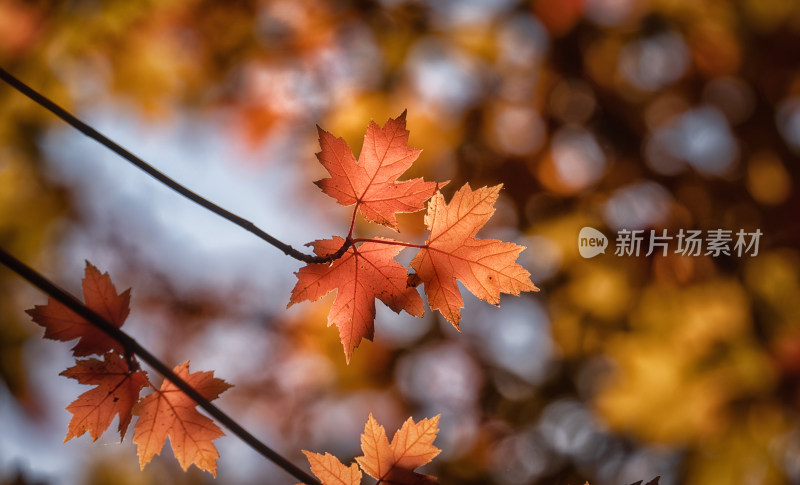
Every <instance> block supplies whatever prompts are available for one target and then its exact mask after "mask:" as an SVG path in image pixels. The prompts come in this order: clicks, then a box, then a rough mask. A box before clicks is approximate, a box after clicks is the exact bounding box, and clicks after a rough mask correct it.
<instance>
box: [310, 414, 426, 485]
mask: <svg viewBox="0 0 800 485" xmlns="http://www.w3.org/2000/svg"><path fill="white" fill-rule="evenodd" d="M438 425H439V416H438V415H437V416H435V417H433V418H430V419H423V420H421V421H419V422H418V423H414V420H413V419H411V418H408V419H407V420H406V422H405V423H403V425H402V426H401V427H400V429H399V430H397V432H396V433H395V435H394V437H393V438H392V441H391V443H390V442H389V439H388V438H387V437H386V430H384V428H383V426H381V425H380V424H378V422H377V421H376V420H375V418H373V417H372V414H370V415H369V418H368V419H367V424H366V426H365V427H364V434H362V435H361V451H362V453H364V455H362V456H358V457H356V462H357V463H358V465H356V463H351V464H350V466H347V465H344V464H343V463H342V462H341V461H339V459H338V458H336V457H335V456H333V455H331V454H330V453H325V454H324V455H322V454H319V453H312V452H310V451H306V450H303V453H304V454H305V455H306V457H307V458H308V462H309V464H310V465H311V471H312V473H314V475H316V476H317V478H319V479H320V481H322V485H342V484H343V485H358V484H360V483H361V477H362V473H361V470H363V471H364V473H366V474H367V475H369V476H371V477H372V478H374V479H376V480H377V481H378V482H377V483H386V484H393V485H428V484H434V483H436V479H435V478H434V477H431V476H428V475H423V474H421V473H417V472H415V471H414V470H415V469H416V468H419V467H421V466H422V465H425V464H426V463H429V462H430V461H431V460H433V459H434V458H435V457H436V455H438V454H439V453H440V452H441V450H440V449H439V448H436V447H435V446H433V441H434V440H435V439H436V435H437V434H438V433H439V428H438ZM359 466H360V467H361V469H359Z"/></svg>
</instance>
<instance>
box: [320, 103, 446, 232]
mask: <svg viewBox="0 0 800 485" xmlns="http://www.w3.org/2000/svg"><path fill="white" fill-rule="evenodd" d="M317 130H318V131H319V144H320V148H321V151H320V152H319V153H317V158H318V159H319V161H320V163H322V165H323V166H324V167H325V168H326V169H327V170H328V173H330V174H331V176H330V177H329V178H325V179H322V180H319V181H317V182H315V183H316V184H317V185H318V186H319V187H320V188H321V189H322V191H323V192H325V193H326V194H328V195H330V196H331V197H333V198H334V199H336V200H337V201H338V202H339V203H340V204H342V205H344V206H350V205H353V204H356V208H355V211H360V212H361V214H363V215H364V217H366V218H367V219H368V220H370V221H373V222H377V223H379V224H383V225H385V226H389V227H391V228H392V229H394V230H397V219H396V218H395V215H396V214H397V213H398V212H417V211H420V210H422V209H423V208H424V207H425V201H427V200H428V199H430V198H431V196H432V195H433V194H434V192H436V190H437V188H438V187H442V186H444V185H445V184H446V183H447V182H444V183H440V184H437V183H435V182H425V181H424V180H422V178H415V179H412V180H403V181H398V180H397V178H398V177H399V176H401V175H402V174H403V173H404V172H405V171H406V170H408V168H409V167H411V164H412V163H414V161H415V160H416V159H417V157H418V156H419V154H420V152H422V150H417V149H416V148H411V147H409V146H408V130H406V112H405V111H403V113H402V114H401V115H400V116H398V117H397V118H394V119H392V118H390V119H389V121H387V122H386V124H385V125H384V126H383V128H381V127H380V126H378V125H377V124H376V123H375V122H374V121H371V122H370V124H369V126H368V127H367V132H366V135H364V144H363V145H362V147H361V154H360V155H359V157H358V161H357V162H356V159H355V157H354V156H353V152H352V151H351V150H350V147H348V146H347V142H345V141H344V140H343V139H342V138H336V137H334V136H333V135H332V134H330V133H328V132H327V131H325V130H323V129H322V128H319V127H317ZM353 215H354V216H355V213H354V214H353Z"/></svg>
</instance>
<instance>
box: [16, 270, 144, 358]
mask: <svg viewBox="0 0 800 485" xmlns="http://www.w3.org/2000/svg"><path fill="white" fill-rule="evenodd" d="M83 299H84V300H85V302H86V306H88V307H89V308H91V309H92V310H94V311H95V313H97V314H99V315H100V316H102V317H104V318H105V319H106V320H108V321H109V322H110V323H111V324H113V325H114V326H116V327H117V328H119V327H121V326H122V324H123V323H125V319H126V318H127V317H128V313H129V312H130V301H131V290H130V289H127V290H125V291H123V292H122V293H120V294H117V290H116V288H114V283H112V282H111V278H110V277H109V276H108V273H102V274H101V273H100V271H99V270H98V269H97V268H96V267H94V266H93V265H92V264H91V263H90V262H89V261H86V275H85V277H84V278H83ZM25 312H26V313H27V314H28V315H30V316H31V317H32V318H33V321H34V322H36V323H38V324H39V325H41V326H43V327H44V328H45V332H44V337H45V338H48V339H52V340H60V341H62V342H67V341H70V340H73V339H76V338H79V339H80V340H79V341H78V343H77V344H75V347H73V348H72V353H73V355H75V357H85V356H87V355H92V354H97V355H103V354H104V353H106V352H108V351H109V350H115V351H117V352H119V353H123V349H122V346H121V345H120V344H119V343H118V342H117V341H116V340H114V339H113V338H111V337H109V336H108V335H107V334H106V333H105V332H103V331H102V330H100V329H99V328H97V327H95V326H94V325H92V324H91V323H89V322H87V321H86V320H84V319H83V318H82V317H80V316H78V315H77V314H76V313H75V312H73V311H72V310H70V309H69V308H67V307H66V306H65V305H64V304H62V303H60V302H59V301H57V300H55V299H53V298H49V299H48V302H47V305H36V306H35V307H34V308H32V309H29V310H26V311H25Z"/></svg>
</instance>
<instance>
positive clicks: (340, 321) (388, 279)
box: [287, 237, 425, 363]
mask: <svg viewBox="0 0 800 485" xmlns="http://www.w3.org/2000/svg"><path fill="white" fill-rule="evenodd" d="M380 241H386V242H391V241H390V240H388V239H382V240H380ZM311 244H312V245H313V246H314V252H315V253H316V254H317V255H319V256H325V255H328V254H331V253H335V252H336V251H337V250H338V249H339V248H340V247H342V244H344V239H342V238H340V237H334V238H333V239H325V240H321V241H314V242H313V243H311ZM402 249H403V246H397V245H392V244H381V243H378V242H366V243H363V244H361V245H360V246H359V247H358V248H355V247H350V248H349V249H348V250H347V252H346V253H344V255H343V256H342V257H341V258H339V259H337V260H335V261H333V262H332V263H330V264H309V265H307V266H305V267H303V268H301V269H300V271H298V272H297V273H296V275H297V284H296V285H295V287H294V289H293V290H292V296H291V298H290V300H289V304H288V305H287V307H288V306H292V305H293V304H294V303H299V302H301V301H304V300H310V301H316V300H318V299H320V298H322V297H323V296H325V295H327V294H328V292H330V291H333V290H336V299H335V300H334V301H333V306H332V307H331V311H330V313H329V314H328V326H330V325H336V326H337V327H339V337H340V339H341V341H342V346H343V347H344V353H345V357H346V359H347V362H348V363H349V362H350V357H351V355H352V354H353V350H354V349H355V348H356V347H357V346H358V344H359V343H360V342H361V339H363V338H366V339H368V340H372V337H373V334H374V330H375V329H374V323H375V322H374V321H375V298H378V299H380V300H381V301H382V302H383V303H385V304H386V305H387V306H388V307H389V308H391V309H392V310H394V311H396V312H398V313H399V312H400V310H405V311H407V312H408V313H410V314H412V315H415V316H418V317H421V316H422V314H423V313H424V311H425V309H424V308H423V305H422V298H420V296H419V293H417V291H416V290H415V289H414V288H409V287H408V286H407V285H406V268H405V267H403V266H401V265H400V264H398V263H397V262H396V261H395V260H394V257H395V256H397V254H398V253H399V252H400V251H401V250H402Z"/></svg>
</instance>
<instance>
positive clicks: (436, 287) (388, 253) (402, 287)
mask: <svg viewBox="0 0 800 485" xmlns="http://www.w3.org/2000/svg"><path fill="white" fill-rule="evenodd" d="M408 137H409V132H408V130H406V112H405V111H404V112H403V113H402V114H401V115H400V116H398V117H397V118H394V119H392V118H390V119H389V121H387V122H386V124H385V125H384V126H383V127H380V126H378V125H377V124H376V123H374V122H371V123H370V124H369V126H368V127H367V132H366V135H365V136H364V143H363V145H362V147H361V154H360V156H359V158H358V160H357V161H356V159H355V157H354V156H353V153H352V151H351V150H350V148H349V147H348V146H347V143H346V142H345V141H344V140H343V139H342V138H336V137H334V136H333V135H332V134H330V133H328V132H327V131H324V130H322V129H319V143H320V148H321V151H320V152H319V153H318V154H317V158H318V159H319V161H320V163H321V164H322V165H323V166H324V167H325V168H326V169H327V171H328V173H330V175H331V176H330V177H329V178H325V179H322V180H320V181H318V182H316V184H317V185H318V186H319V187H320V188H321V189H322V191H323V192H324V193H326V194H327V195H329V196H331V197H333V198H334V199H336V200H337V202H339V203H340V204H341V205H344V206H351V205H353V206H354V208H353V217H352V221H351V223H350V231H349V233H348V235H347V237H346V238H341V237H338V236H334V237H333V238H332V239H325V240H318V241H313V242H311V243H309V245H310V246H312V247H313V248H314V253H315V254H316V255H317V256H329V255H331V254H334V253H336V252H337V251H338V250H339V249H340V248H342V247H344V245H347V251H346V252H345V253H344V255H343V256H342V257H341V258H339V259H336V260H334V261H333V262H332V263H330V264H316V263H311V264H308V265H307V266H305V267H303V268H301V269H300V271H298V272H297V273H296V276H297V284H296V285H295V287H294V289H293V290H292V294H291V297H290V300H289V304H288V305H287V306H292V305H293V304H295V303H299V302H301V301H304V300H310V301H316V300H318V299H320V298H322V297H323V296H325V295H326V294H328V293H329V292H331V291H334V290H335V291H336V298H335V300H334V302H333V305H332V307H331V310H330V313H329V314H328V326H331V325H336V326H337V327H338V328H339V337H340V340H341V342H342V346H343V347H344V353H345V358H346V359H347V362H348V363H349V362H350V358H351V356H352V354H353V350H354V349H355V348H356V347H358V345H359V343H360V342H361V340H362V339H365V338H366V339H368V340H372V338H373V335H374V328H375V327H374V324H375V299H376V298H377V299H379V300H381V301H382V302H383V303H385V304H386V305H387V306H388V307H389V308H391V309H392V310H394V311H395V312H398V313H399V312H400V311H401V310H405V311H406V312H408V313H410V314H411V315H414V316H417V317H421V316H422V315H423V313H424V308H423V305H422V300H421V298H420V296H419V293H418V292H417V289H416V286H417V285H419V284H420V283H422V284H423V285H424V289H425V294H426V296H427V297H428V305H429V306H430V307H431V309H433V310H438V311H439V312H440V313H441V314H442V315H443V316H444V317H445V318H446V319H447V320H448V321H449V322H450V323H451V324H453V326H454V327H455V328H456V329H458V328H459V327H458V325H459V322H460V320H461V308H462V307H463V306H464V302H463V300H462V298H461V293H460V291H459V289H458V283H457V281H461V282H462V283H463V284H464V286H465V287H466V288H467V289H468V290H469V291H470V292H472V293H473V294H474V295H475V296H477V297H478V298H480V299H482V300H485V301H488V302H489V303H491V304H493V305H499V304H500V294H501V293H508V294H513V295H519V294H520V293H521V292H522V291H538V288H537V287H536V286H535V285H534V284H533V282H532V281H531V280H530V273H529V272H528V271H526V270H525V269H524V268H523V267H522V266H520V265H519V264H517V263H516V259H517V257H518V256H519V253H520V252H521V251H522V250H523V249H525V247H524V246H520V245H518V244H513V243H509V242H503V241H499V240H496V239H478V238H476V237H475V235H476V234H477V232H478V231H479V230H480V229H481V228H482V227H483V226H484V225H485V224H486V223H487V222H488V221H489V218H490V217H492V215H493V214H494V211H495V209H494V204H495V202H496V201H497V197H498V194H499V193H500V189H501V188H502V185H496V186H494V187H482V188H479V189H477V190H474V191H473V190H472V189H471V188H470V186H469V184H464V186H462V187H461V188H460V189H458V191H457V192H456V193H455V195H454V196H453V197H452V199H451V200H450V203H447V202H445V200H444V196H443V195H442V194H441V192H439V188H441V187H443V186H444V185H446V184H447V182H444V183H439V184H437V183H434V182H426V181H424V180H423V179H422V178H416V179H412V180H402V181H399V180H397V179H398V177H400V176H401V175H402V174H403V173H404V172H405V171H406V170H408V169H409V168H410V167H411V164H412V163H414V161H415V160H416V159H417V157H418V156H419V154H420V152H421V150H418V149H415V148H411V147H409V146H408ZM426 202H427V204H428V206H427V214H426V216H425V225H426V226H427V228H428V230H429V231H430V234H429V236H428V239H427V241H426V242H425V244H424V245H415V244H409V243H405V242H402V241H396V240H393V239H385V238H375V239H358V238H353V237H352V236H353V227H354V223H355V217H356V214H358V213H361V215H363V216H364V217H365V218H366V219H367V220H369V221H372V222H375V223H378V224H382V225H385V226H388V227H390V228H392V229H394V230H397V229H398V226H397V219H396V215H397V214H398V213H401V212H417V211H420V210H423V209H424V208H425V203H426ZM409 247H412V248H417V249H419V252H418V253H417V254H416V256H414V259H413V260H412V261H411V264H410V267H411V269H413V270H414V273H411V274H408V271H407V269H406V268H405V267H404V266H402V265H400V264H399V263H397V262H396V261H395V260H394V258H395V256H397V255H398V254H399V253H400V251H402V250H404V249H406V248H409Z"/></svg>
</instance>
